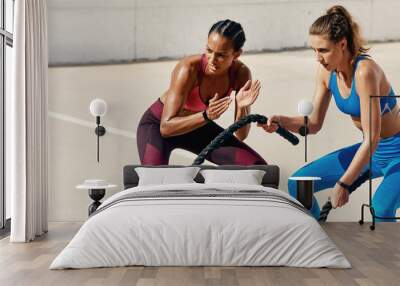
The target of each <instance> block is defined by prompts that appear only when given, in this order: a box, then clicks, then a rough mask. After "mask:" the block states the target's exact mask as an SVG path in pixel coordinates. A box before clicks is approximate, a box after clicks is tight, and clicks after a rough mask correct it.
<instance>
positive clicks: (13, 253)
mask: <svg viewBox="0 0 400 286" xmlns="http://www.w3.org/2000/svg"><path fill="white" fill-rule="evenodd" d="M80 226H81V224H80V223H51V224H50V231H49V233H47V234H46V235H44V236H43V237H41V238H39V239H37V240H35V241H34V242H32V243H26V244H25V243H9V239H8V238H5V239H2V240H0V269H1V271H0V285H2V286H8V285H10V286H11V285H12V286H15V285H32V286H34V285H40V286H42V285H66V286H72V285H84V286H89V285H136V286H180V285H194V286H210V285H211V286H215V285H229V286H234V285H237V286H248V285H252V286H265V285H305V286H317V285H346V286H347V285H348V286H351V285H357V286H360V285H361V286H380V285H384V286H391V285H393V286H394V285H399V283H398V279H399V278H398V273H400V223H381V224H379V225H377V229H376V230H375V231H370V230H369V226H368V224H366V225H362V226H360V225H358V223H334V222H332V223H326V224H323V228H324V229H325V231H326V232H327V233H328V235H329V237H330V238H331V239H332V240H333V241H334V242H335V243H336V244H337V246H338V247H339V248H340V249H341V250H342V251H343V253H344V254H345V255H346V257H347V258H348V259H349V261H350V262H351V264H352V266H353V268H352V269H346V270H344V269H307V268H290V267H143V266H136V267H116V268H100V269H85V270H56V271H54V270H53V271H51V270H49V269H48V267H49V265H50V263H51V262H52V260H53V259H54V258H55V257H56V255H57V254H58V253H59V252H60V251H61V250H62V249H63V248H64V247H65V246H66V245H67V243H68V242H69V241H70V240H71V238H72V237H73V236H74V234H75V233H76V232H77V231H78V229H79V227H80Z"/></svg>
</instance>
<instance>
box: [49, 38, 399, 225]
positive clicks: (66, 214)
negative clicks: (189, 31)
mask: <svg viewBox="0 0 400 286" xmlns="http://www.w3.org/2000/svg"><path fill="white" fill-rule="evenodd" d="M399 50H400V43H390V44H377V45H373V46H372V49H371V55H372V56H373V57H374V59H375V60H376V61H377V62H378V63H379V64H380V65H381V66H382V68H383V69H384V70H385V73H386V74H387V76H388V78H389V80H390V82H391V83H392V86H393V88H394V89H395V90H396V91H397V92H399V90H400V57H399V55H398V51H399ZM241 60H242V61H243V62H244V63H246V64H247V65H248V66H249V67H250V68H251V70H252V73H253V78H255V79H259V80H260V81H261V83H262V90H261V94H260V96H259V98H258V99H257V101H256V102H255V104H254V105H253V107H252V112H253V113H260V114H265V115H267V116H268V115H272V114H286V115H296V114H297V111H296V110H297V103H298V101H299V100H300V99H303V98H306V99H310V100H311V99H312V96H313V92H314V84H315V79H314V77H315V70H316V61H315V59H314V55H313V53H312V51H311V50H303V51H292V52H282V53H265V54H257V55H244V56H242V57H241ZM175 64H176V61H175V60H173V61H163V62H150V63H134V64H125V65H105V66H101V65H99V66H84V67H53V68H50V69H49V112H50V114H49V136H50V154H49V163H50V168H49V170H50V193H49V207H50V210H49V215H50V220H51V221H76V220H84V219H85V218H86V217H87V206H88V205H89V204H90V199H89V198H88V195H87V191H84V190H76V189H75V186H76V185H78V184H79V183H81V182H82V181H83V180H84V179H90V178H98V179H106V180H109V181H110V182H112V183H116V184H118V185H119V188H117V189H114V190H110V191H107V197H108V196H109V195H111V194H113V193H115V192H117V191H119V190H121V187H122V167H123V166H124V165H125V164H137V163H138V162H139V159H138V154H137V149H136V137H135V134H136V128H137V124H138V121H139V119H140V117H141V115H142V114H143V112H144V111H145V110H146V109H147V107H148V106H149V105H150V104H151V103H152V102H154V101H155V100H156V99H157V97H159V96H160V95H161V94H162V93H163V92H164V90H165V89H166V88H167V87H168V85H169V80H170V73H171V70H172V69H173V67H174V66H175ZM97 97H99V98H103V99H105V100H106V101H107V103H108V107H109V109H108V112H107V114H106V116H105V117H104V118H103V119H102V123H103V124H104V126H105V127H106V128H107V133H106V135H105V136H104V137H103V138H101V142H100V144H101V145H100V150H101V153H100V163H97V162H96V137H95V134H94V127H95V124H94V122H95V119H94V118H93V117H92V116H91V115H90V113H89V103H90V101H91V100H92V99H93V98H97ZM232 120H233V106H231V108H230V109H229V110H228V111H227V112H226V113H225V114H224V115H223V116H222V118H220V119H219V121H218V123H219V124H221V125H222V126H225V127H227V126H228V125H230V124H231V123H232ZM361 140H362V136H361V133H360V132H359V131H358V130H357V129H356V128H355V127H354V126H353V125H352V123H351V119H350V118H349V117H348V116H345V115H344V114H342V113H340V112H339V111H338V109H337V107H336V106H335V104H334V102H333V101H332V103H331V106H330V109H329V112H328V114H327V118H326V120H325V123H324V127H323V129H322V131H321V132H320V133H318V134H317V135H314V136H310V137H309V144H308V145H309V160H314V159H317V158H318V157H320V156H323V155H324V154H326V153H328V152H331V151H333V150H336V149H338V148H342V147H344V146H348V145H351V144H354V143H355V142H359V141H361ZM246 143H248V144H249V145H250V146H251V147H253V148H254V149H255V150H257V152H259V153H260V154H261V155H262V156H263V157H264V158H265V159H266V160H267V161H268V162H269V163H271V164H277V165H279V166H280V168H281V189H282V190H287V185H286V182H287V178H288V177H289V176H290V174H291V173H292V172H294V171H295V170H296V169H298V168H299V167H301V166H302V165H303V164H304V153H303V152H304V151H303V150H304V149H303V148H304V145H303V144H304V141H303V140H302V142H301V144H300V145H299V146H296V147H294V146H292V145H291V144H289V143H287V142H284V141H283V140H282V139H281V138H280V137H279V136H278V135H276V134H266V133H265V132H263V131H262V130H261V129H259V128H256V127H255V126H254V125H253V126H252V129H251V131H250V135H249V138H248V139H247V140H246ZM194 158H195V156H194V155H193V154H190V153H188V152H185V151H174V152H173V155H172V157H171V161H170V162H171V164H191V162H192V161H193V159H194ZM379 182H380V180H379V179H378V180H376V181H375V182H374V186H375V187H376V185H377V184H378V183H379ZM367 190H368V188H367V186H363V187H362V188H361V189H360V190H359V191H357V192H356V193H354V194H353V195H352V197H351V201H350V203H349V204H347V205H346V206H345V207H344V208H342V209H340V210H337V211H334V212H332V213H331V215H330V217H329V219H330V220H333V221H357V220H358V219H359V216H360V205H361V203H364V202H367V201H368V193H367ZM328 193H329V192H328V191H324V192H320V193H318V196H317V198H318V200H319V201H320V202H321V203H324V202H325V201H326V199H327V196H328Z"/></svg>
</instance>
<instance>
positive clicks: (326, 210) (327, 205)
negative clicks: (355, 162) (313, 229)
mask: <svg viewBox="0 0 400 286" xmlns="http://www.w3.org/2000/svg"><path fill="white" fill-rule="evenodd" d="M368 179H369V170H367V171H365V172H364V173H362V174H361V176H359V177H358V178H357V180H355V181H354V182H353V184H351V186H350V188H349V190H348V191H349V193H350V194H351V193H352V192H354V191H355V190H356V189H357V188H358V187H360V186H361V185H362V184H364V182H366V181H367V180H368ZM331 209H332V203H331V200H330V199H328V201H327V202H326V203H325V204H324V206H323V207H322V210H321V213H320V214H319V219H318V221H320V222H325V221H326V219H327V218H328V214H329V212H330V211H331Z"/></svg>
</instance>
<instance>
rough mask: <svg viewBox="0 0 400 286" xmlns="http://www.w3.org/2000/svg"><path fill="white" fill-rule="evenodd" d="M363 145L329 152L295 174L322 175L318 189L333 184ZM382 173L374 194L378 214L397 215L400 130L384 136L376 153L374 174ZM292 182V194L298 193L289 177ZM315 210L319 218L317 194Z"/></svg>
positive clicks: (373, 158)
mask: <svg viewBox="0 0 400 286" xmlns="http://www.w3.org/2000/svg"><path fill="white" fill-rule="evenodd" d="M360 145H361V143H358V144H355V145H352V146H349V147H345V148H343V149H340V150H337V151H334V152H332V153H329V154H327V155H325V156H323V157H321V158H319V159H317V160H315V161H313V162H311V163H310V164H308V165H306V166H304V167H302V168H301V169H299V170H297V171H296V172H295V173H294V174H293V175H292V176H316V177H321V178H322V180H320V181H316V182H315V185H314V191H315V192H319V191H321V190H324V189H327V188H333V187H334V186H335V184H336V182H337V181H338V180H339V179H340V177H341V176H342V175H343V173H344V172H345V171H346V170H347V168H348V166H349V165H350V163H351V161H352V159H353V157H354V155H355V153H356V152H357V150H358V148H359V147H360ZM367 167H368V166H367ZM367 167H365V168H367ZM382 176H383V181H382V182H381V184H380V185H379V187H378V189H377V190H376V192H375V194H374V196H373V199H372V206H373V207H374V210H375V215H376V216H379V217H395V216H396V210H397V208H399V207H400V133H399V134H397V135H394V136H392V137H389V138H385V139H381V140H380V142H379V144H378V147H377V149H376V150H375V153H374V154H373V156H372V177H373V178H378V177H382ZM288 186H289V193H290V195H291V196H293V197H296V182H295V181H292V180H289V182H288ZM311 213H312V214H313V216H314V217H315V218H319V214H320V208H319V205H318V202H317V200H316V199H315V196H314V197H313V206H312V208H311ZM377 221H395V220H394V219H393V220H386V219H385V220H379V219H377Z"/></svg>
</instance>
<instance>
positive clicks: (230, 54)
mask: <svg viewBox="0 0 400 286" xmlns="http://www.w3.org/2000/svg"><path fill="white" fill-rule="evenodd" d="M241 53H242V50H239V51H237V52H235V51H234V49H233V45H232V40H230V39H228V38H226V37H224V36H222V35H220V34H218V33H211V34H210V35H209V36H208V41H207V47H206V56H207V61H208V64H207V68H206V73H207V74H212V75H220V74H223V73H224V72H226V71H227V70H228V69H229V67H230V66H231V64H232V62H233V60H235V59H237V58H238V57H239V55H240V54H241Z"/></svg>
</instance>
